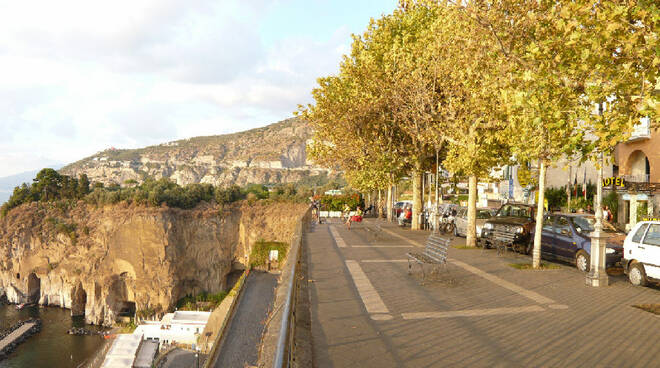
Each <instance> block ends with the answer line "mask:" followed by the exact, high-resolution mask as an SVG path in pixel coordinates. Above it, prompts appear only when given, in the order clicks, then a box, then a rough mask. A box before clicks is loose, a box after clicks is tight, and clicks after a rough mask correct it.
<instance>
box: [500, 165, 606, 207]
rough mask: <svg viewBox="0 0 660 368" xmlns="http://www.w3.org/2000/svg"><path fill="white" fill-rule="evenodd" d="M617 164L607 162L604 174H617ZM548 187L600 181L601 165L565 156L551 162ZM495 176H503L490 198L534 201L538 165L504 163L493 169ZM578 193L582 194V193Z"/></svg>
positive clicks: (547, 172)
mask: <svg viewBox="0 0 660 368" xmlns="http://www.w3.org/2000/svg"><path fill="white" fill-rule="evenodd" d="M614 170H615V165H613V164H611V163H609V164H608V163H606V165H605V166H604V167H603V177H606V178H607V177H611V176H613V173H614ZM545 176H546V178H545V187H546V188H562V187H567V186H569V184H570V186H574V185H575V184H577V185H579V186H582V185H583V184H596V181H597V180H598V169H597V167H596V165H595V163H594V162H593V161H590V160H586V161H584V162H580V160H579V159H575V160H568V159H567V158H563V159H560V160H557V161H556V162H554V163H552V164H551V165H549V166H548V168H547V171H546V175H545ZM491 177H494V178H496V179H500V181H499V182H498V184H497V187H496V188H495V190H490V191H489V194H488V201H489V202H493V201H495V200H498V199H499V200H500V201H502V202H504V201H507V200H511V201H515V202H523V203H534V201H535V199H536V192H535V190H534V189H532V188H535V187H536V185H537V182H538V165H537V164H536V163H530V165H527V166H525V165H516V166H504V167H502V168H501V169H497V170H493V172H492V173H491ZM578 196H581V194H579V195H578Z"/></svg>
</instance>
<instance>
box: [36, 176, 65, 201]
mask: <svg viewBox="0 0 660 368" xmlns="http://www.w3.org/2000/svg"><path fill="white" fill-rule="evenodd" d="M33 181H34V183H33V184H32V189H33V191H34V193H35V195H36V198H37V199H40V200H43V201H50V200H53V199H57V198H58V197H59V193H60V189H61V188H62V176H61V175H60V174H59V173H58V172H57V171H55V170H54V169H42V170H41V171H39V172H38V173H37V176H36V177H35V178H34V179H33Z"/></svg>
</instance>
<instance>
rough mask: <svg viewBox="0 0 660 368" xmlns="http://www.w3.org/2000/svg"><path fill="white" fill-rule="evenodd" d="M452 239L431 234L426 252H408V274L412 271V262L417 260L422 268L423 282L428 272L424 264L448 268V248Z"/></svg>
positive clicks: (425, 247) (427, 241) (425, 248)
mask: <svg viewBox="0 0 660 368" xmlns="http://www.w3.org/2000/svg"><path fill="white" fill-rule="evenodd" d="M450 243H451V240H450V239H449V238H443V237H441V236H440V235H438V234H435V233H434V234H431V235H430V236H429V237H428V239H427V240H426V245H425V246H424V252H422V253H414V252H408V253H406V256H408V274H409V275H410V274H411V273H412V263H413V262H415V263H417V264H419V265H420V268H421V269H422V282H423V281H424V279H425V278H426V273H425V272H424V264H433V265H436V266H438V265H444V266H445V270H447V250H448V249H449V244H450Z"/></svg>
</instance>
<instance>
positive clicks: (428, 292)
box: [305, 220, 660, 367]
mask: <svg viewBox="0 0 660 368" xmlns="http://www.w3.org/2000/svg"><path fill="white" fill-rule="evenodd" d="M368 221H375V220H368ZM427 236H428V232H422V231H410V230H404V229H400V228H398V227H396V226H395V225H393V224H389V223H385V222H383V234H382V236H380V237H378V238H377V239H375V238H374V237H373V236H372V235H371V234H370V233H369V232H367V231H365V230H364V229H360V228H359V227H357V226H356V227H355V228H353V229H352V230H350V231H349V230H347V229H346V228H345V226H342V225H340V224H323V225H316V226H315V227H314V228H313V229H312V230H310V232H309V233H308V234H306V236H305V242H306V246H307V247H308V249H309V255H308V258H307V262H308V263H309V279H310V282H309V284H310V293H311V303H312V307H311V308H312V341H313V354H314V361H315V366H317V367H660V343H659V341H660V318H659V317H658V316H656V315H653V314H651V313H648V312H645V311H642V310H640V309H637V308H633V307H632V305H635V304H648V303H660V288H658V287H655V288H635V287H632V286H631V285H630V284H629V283H628V282H627V281H626V279H625V278H624V277H623V276H615V277H611V278H610V282H611V286H609V287H607V288H591V287H587V286H586V285H585V276H584V274H582V273H581V272H579V271H578V270H577V269H575V268H574V267H571V266H570V265H565V264H562V265H561V268H560V269H557V270H546V271H532V270H517V269H514V268H512V267H510V266H509V264H510V263H519V262H530V261H531V260H530V258H529V257H527V256H522V255H516V254H513V253H508V254H507V255H505V256H502V257H497V256H496V255H495V251H494V250H486V251H482V250H481V249H467V250H464V249H455V248H451V249H450V250H449V258H450V259H449V264H448V266H447V271H445V270H444V269H442V268H441V269H440V272H439V273H438V274H437V275H433V276H431V277H429V276H428V274H427V280H426V282H425V283H424V284H422V283H421V277H420V275H421V274H420V272H419V267H418V266H417V265H414V267H413V270H414V273H413V275H408V272H407V271H408V263H407V260H406V257H405V253H406V252H409V251H421V249H420V248H419V247H422V246H423V244H424V241H425V240H426V237H427ZM464 242H465V239H463V238H458V239H454V244H462V243H464ZM427 267H429V266H427Z"/></svg>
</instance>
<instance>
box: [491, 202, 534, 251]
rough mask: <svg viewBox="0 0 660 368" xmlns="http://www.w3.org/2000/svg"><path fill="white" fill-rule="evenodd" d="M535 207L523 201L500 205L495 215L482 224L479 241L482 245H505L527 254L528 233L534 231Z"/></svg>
mask: <svg viewBox="0 0 660 368" xmlns="http://www.w3.org/2000/svg"><path fill="white" fill-rule="evenodd" d="M535 216H536V207H535V206H532V205H529V204H523V203H507V204H504V205H502V207H500V209H499V210H498V211H497V213H496V214H495V216H493V217H491V218H490V219H489V220H488V221H486V223H485V224H484V226H483V228H482V230H481V239H480V243H481V245H482V246H484V247H487V248H488V247H493V246H506V247H511V249H513V250H515V251H517V252H520V253H525V254H528V253H529V252H530V251H531V248H530V246H529V244H530V243H531V241H530V240H531V236H530V234H531V233H533V232H534V225H535V223H536V222H535V221H534V217H535Z"/></svg>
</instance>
